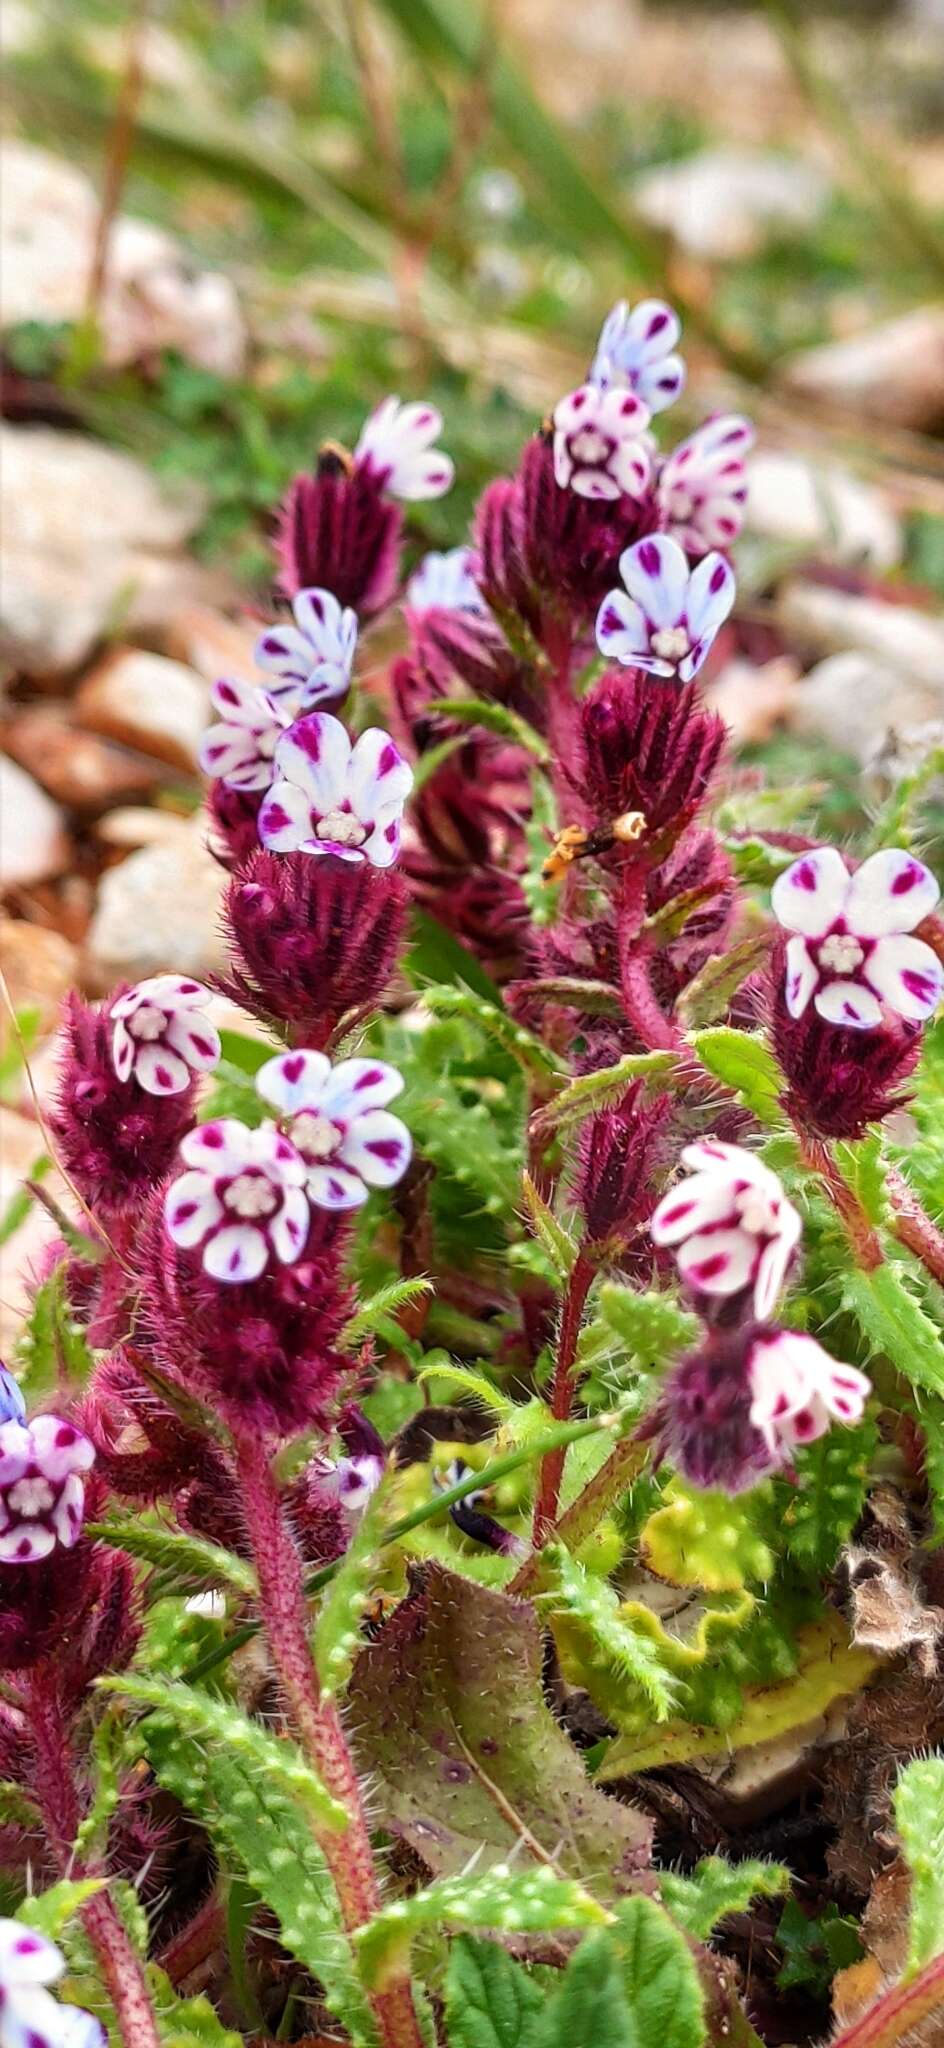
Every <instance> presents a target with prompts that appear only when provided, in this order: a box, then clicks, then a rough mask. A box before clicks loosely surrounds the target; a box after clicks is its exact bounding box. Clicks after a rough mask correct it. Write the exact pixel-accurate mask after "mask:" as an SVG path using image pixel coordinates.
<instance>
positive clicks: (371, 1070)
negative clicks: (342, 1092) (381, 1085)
mask: <svg viewBox="0 0 944 2048" xmlns="http://www.w3.org/2000/svg"><path fill="white" fill-rule="evenodd" d="M382 1080H383V1074H382V1072H381V1070H380V1068H379V1067H368V1069H367V1072H366V1074H362V1075H361V1076H360V1079H359V1080H358V1081H355V1083H354V1093H355V1095H356V1094H357V1092H358V1090H359V1089H360V1088H376V1086H377V1083H378V1081H382Z"/></svg>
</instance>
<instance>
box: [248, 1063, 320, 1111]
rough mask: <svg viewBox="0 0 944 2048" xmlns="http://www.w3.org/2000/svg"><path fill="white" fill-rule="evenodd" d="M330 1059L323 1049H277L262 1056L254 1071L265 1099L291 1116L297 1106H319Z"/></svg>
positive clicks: (306, 1107) (312, 1107)
mask: <svg viewBox="0 0 944 2048" xmlns="http://www.w3.org/2000/svg"><path fill="white" fill-rule="evenodd" d="M330 1073H331V1061H330V1060H329V1059H328V1057H327V1054H326V1053H323V1052H301V1051H299V1052H280V1053H277V1054H276V1057H275V1059H272V1060H266V1062H265V1065H264V1066H262V1067H260V1068H259V1072H258V1073H257V1075H256V1087H257V1088H258V1090H259V1093H260V1095H261V1096H262V1098H263V1101H265V1102H271V1103H272V1104H273V1106H274V1107H275V1108H276V1109H281V1110H282V1111H284V1112H285V1114H286V1115H288V1116H291V1115H293V1114H294V1112H295V1111H296V1110H299V1109H319V1108H320V1107H321V1099H322V1096H323V1094H324V1089H325V1083H326V1081H327V1079H328V1076H329V1074H330Z"/></svg>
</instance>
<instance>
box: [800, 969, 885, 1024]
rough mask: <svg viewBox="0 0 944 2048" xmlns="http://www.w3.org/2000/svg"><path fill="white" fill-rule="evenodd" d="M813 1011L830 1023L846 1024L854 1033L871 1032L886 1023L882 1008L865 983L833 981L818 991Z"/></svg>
mask: <svg viewBox="0 0 944 2048" xmlns="http://www.w3.org/2000/svg"><path fill="white" fill-rule="evenodd" d="M813 1008H814V1009H815V1010H816V1011H818V1013H819V1015H820V1016H821V1017H822V1018H823V1019H824V1021H825V1022H826V1023H827V1024H846V1025H848V1027H849V1029H850V1031H871V1030H872V1029H873V1028H874V1026H875V1025H876V1024H880V1023H881V1021H882V1006H881V1003H880V1002H878V1000H877V998H876V997H875V996H873V994H872V991H871V989H868V988H865V987H864V986H863V984H862V982H861V981H830V982H827V984H826V987H825V988H821V989H817V992H816V994H815V996H814V997H813Z"/></svg>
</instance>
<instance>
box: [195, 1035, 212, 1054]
mask: <svg viewBox="0 0 944 2048" xmlns="http://www.w3.org/2000/svg"><path fill="white" fill-rule="evenodd" d="M193 1043H194V1045H195V1047H196V1050H197V1052H199V1053H203V1055H204V1057H205V1058H206V1059H208V1060H211V1059H212V1058H213V1055H214V1052H215V1051H216V1047H215V1046H214V1045H212V1044H211V1042H210V1040H209V1039H208V1038H199V1037H198V1035H197V1033H196V1032H194V1034H193Z"/></svg>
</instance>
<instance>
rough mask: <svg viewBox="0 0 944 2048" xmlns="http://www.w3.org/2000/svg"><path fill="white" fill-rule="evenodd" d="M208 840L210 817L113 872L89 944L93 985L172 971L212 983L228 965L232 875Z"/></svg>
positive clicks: (87, 965)
mask: <svg viewBox="0 0 944 2048" xmlns="http://www.w3.org/2000/svg"><path fill="white" fill-rule="evenodd" d="M205 841H206V820H205V819H204V818H202V817H200V818H196V819H194V820H193V821H192V823H191V825H190V828H189V832H188V834H187V836H186V837H184V836H183V835H177V836H176V837H175V838H174V839H173V841H172V842H171V843H169V844H165V845H157V846H146V847H143V848H142V850H141V852H140V853H133V854H131V855H130V856H129V858H128V859H127V860H123V861H122V862H121V863H120V865H119V866H118V867H114V868H110V869H109V871H108V873H107V874H106V875H105V876H104V877H103V879H102V884H101V888H100V890H99V896H98V904H97V907H96V911H95V916H94V918H93V920H92V925H91V928H90V930H89V933H88V938H87V941H86V953H85V972H86V976H87V979H88V981H89V984H90V985H91V986H92V987H93V988H95V989H97V990H100V991H104V990H105V989H108V988H110V987H111V985H112V983H113V982H115V981H119V980H121V979H122V978H123V979H125V980H127V981H143V980H144V978H145V976H146V975H149V974H162V973H165V972H174V973H177V974H189V975H193V977H194V979H195V980H197V981H205V980H206V977H207V975H208V974H210V973H218V972H220V971H221V970H222V969H223V968H224V967H225V965H226V961H227V954H226V947H225V945H224V942H223V936H222V932H221V929H220V906H221V900H222V895H223V891H224V889H225V887H226V883H227V876H226V874H225V873H224V870H223V869H222V868H221V867H220V866H219V865H218V863H217V862H216V861H215V860H214V859H213V856H212V854H211V853H209V852H208V851H207V847H206V843H205Z"/></svg>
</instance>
